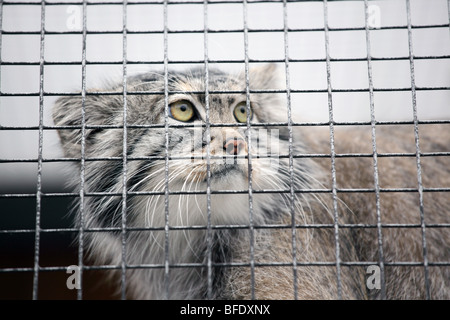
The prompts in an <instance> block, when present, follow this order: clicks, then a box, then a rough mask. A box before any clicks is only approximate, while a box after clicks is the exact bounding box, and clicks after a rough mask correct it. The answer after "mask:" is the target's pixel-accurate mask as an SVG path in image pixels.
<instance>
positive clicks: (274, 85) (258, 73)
mask: <svg viewBox="0 0 450 320" xmlns="http://www.w3.org/2000/svg"><path fill="white" fill-rule="evenodd" d="M249 82H250V88H251V89H255V90H265V89H266V90H270V89H272V90H275V89H283V88H284V87H285V82H286V80H285V77H284V72H283V68H281V67H280V66H279V65H278V64H276V63H266V64H263V65H259V66H255V67H250V70H249Z"/></svg>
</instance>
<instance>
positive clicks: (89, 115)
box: [53, 94, 123, 158]
mask: <svg viewBox="0 0 450 320" xmlns="http://www.w3.org/2000/svg"><path fill="white" fill-rule="evenodd" d="M121 101H123V99H122V97H121V95H117V96H116V95H111V96H109V95H106V96H104V95H87V96H86V98H85V101H84V120H85V125H87V126H96V125H98V126H102V125H108V124H113V123H114V119H115V115H117V113H118V111H119V113H120V108H121V107H122V103H121ZM82 113H83V103H82V98H81V94H80V95H79V96H66V97H61V98H59V99H58V100H57V101H56V103H55V105H54V106H53V122H54V124H55V125H56V126H57V127H61V128H59V129H58V134H59V137H60V140H61V144H62V147H63V150H64V153H65V155H66V156H67V157H71V158H79V157H80V154H81V141H82V139H81V125H82V118H83V114H82ZM71 127H73V128H71ZM101 131H102V128H86V129H85V137H84V138H85V145H86V147H87V148H88V147H89V145H90V143H92V141H93V138H94V136H95V135H96V134H98V133H99V132H101Z"/></svg>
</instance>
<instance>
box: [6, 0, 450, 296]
mask: <svg viewBox="0 0 450 320" xmlns="http://www.w3.org/2000/svg"><path fill="white" fill-rule="evenodd" d="M264 2H281V3H282V4H283V20H284V21H283V24H284V27H283V28H282V29H250V28H249V27H248V23H247V14H248V13H247V5H248V3H264ZM289 2H295V1H286V0H284V1H264V0H262V1H246V0H244V1H237V0H236V1H235V0H232V1H214V2H210V1H207V0H205V1H187V2H184V1H183V2H172V1H171V2H169V1H163V2H159V1H146V2H133V1H126V0H124V1H123V2H122V3H117V2H102V3H90V2H87V1H83V2H70V3H67V2H46V1H41V2H40V3H36V2H21V3H18V2H7V1H3V2H2V3H1V4H0V49H1V39H2V35H21V34H26V35H32V34H36V35H40V59H39V61H36V62H6V61H1V60H0V65H2V66H8V65H13V66H18V65H19V66H22V65H36V66H39V70H40V78H39V92H19V93H8V92H1V91H0V96H4V97H6V96H15V97H16V96H37V97H39V125H38V126H2V127H0V130H38V132H39V142H38V144H39V147H38V157H37V159H34V158H33V159H23V158H21V159H0V163H27V162H29V163H37V165H38V170H37V171H38V174H37V183H36V193H4V194H1V195H0V197H1V198H35V199H36V222H35V228H34V229H16V230H0V234H2V233H3V234H13V233H31V234H34V235H35V247H34V266H33V267H31V268H15V267H11V268H1V269H0V272H2V273H9V272H32V273H33V294H32V297H33V299H37V298H38V287H39V274H40V272H43V271H65V270H66V268H67V267H66V266H50V267H42V266H40V264H39V253H40V236H41V234H42V233H54V232H72V233H76V234H77V235H78V241H79V243H80V245H79V246H78V263H79V266H80V271H81V272H83V270H96V269H97V270H109V269H119V270H121V274H122V276H121V283H122V286H121V288H122V290H121V298H122V299H125V298H126V295H125V284H126V281H127V279H126V270H127V269H130V268H164V270H165V283H166V298H168V297H169V295H170V292H169V286H168V284H169V281H170V275H169V270H170V269H171V268H176V267H182V268H183V267H192V266H202V267H205V266H204V265H201V264H179V265H171V264H170V263H169V255H168V250H169V245H168V244H169V242H168V239H169V233H170V231H171V230H187V229H198V230H207V231H208V233H207V234H208V239H209V240H211V232H212V230H217V229H227V228H248V229H250V234H251V239H250V241H251V245H250V262H249V263H222V264H219V265H220V266H244V267H249V268H250V270H251V281H252V293H251V294H252V297H253V298H255V292H254V281H255V277H254V269H255V268H256V267H261V266H287V267H292V271H293V278H294V281H293V283H294V295H295V298H297V287H296V285H297V272H296V271H297V268H298V267H299V266H305V265H313V266H326V267H335V268H336V277H337V284H338V296H339V298H341V297H342V288H341V266H368V265H371V264H374V263H375V264H377V265H379V266H380V269H381V278H382V281H381V284H382V287H381V295H382V298H385V294H386V293H385V283H384V268H385V266H388V265H389V266H391V265H401V266H420V267H423V268H424V271H425V279H426V281H425V282H426V292H427V298H430V295H429V283H428V282H429V281H428V268H429V267H430V266H450V262H431V261H428V257H427V243H426V237H425V230H426V228H450V224H441V223H435V224H426V223H425V220H424V205H423V195H424V193H426V192H450V188H445V187H442V188H441V187H440V188H425V187H424V186H423V184H422V170H421V159H422V158H423V157H435V156H442V157H448V156H450V152H427V153H425V152H422V151H421V148H420V143H419V125H421V124H449V123H450V120H433V121H423V120H419V118H418V114H417V103H416V92H417V91H434V90H450V87H447V86H445V87H435V86H433V87H419V86H416V84H415V73H414V61H415V60H431V59H450V55H440V56H437V55H435V56H415V55H414V53H413V44H412V30H413V29H418V28H442V27H444V28H448V27H449V24H436V25H426V26H423V25H420V26H415V25H412V23H411V7H410V1H409V0H406V8H407V25H406V26H385V27H381V28H380V29H384V30H394V29H406V30H407V32H408V48H409V55H408V56H404V57H381V58H380V57H372V56H371V42H370V27H369V26H368V23H367V21H368V16H367V14H368V10H367V9H368V3H369V2H368V1H367V0H365V1H364V6H365V11H366V13H365V15H366V16H365V18H366V25H365V27H364V28H330V27H329V24H328V1H327V0H323V1H322V0H321V1H318V0H317V2H323V9H324V22H325V23H324V28H313V29H311V28H309V29H306V28H299V29H292V28H289V27H288V23H287V19H288V15H287V3H289ZM297 2H301V1H297ZM180 3H182V4H203V8H204V11H203V12H204V21H205V22H204V30H179V31H172V30H169V28H168V23H167V21H168V19H167V16H168V6H170V5H171V4H180ZM216 3H242V4H243V10H244V15H243V17H244V27H243V29H232V30H210V29H209V28H208V23H207V21H208V19H207V18H208V6H209V5H213V4H216ZM17 4H21V5H24V4H26V5H33V6H40V7H41V30H40V32H34V31H29V32H28V31H4V30H3V28H2V21H3V7H4V6H6V5H17ZM69 4H73V5H82V7H83V26H82V31H58V32H54V31H46V30H45V8H46V7H47V6H58V5H69ZM134 4H152V5H154V4H157V5H162V6H163V8H164V29H163V30H162V31H150V30H147V31H130V30H128V29H127V7H128V6H130V5H134ZM89 5H120V6H122V10H123V11H122V12H123V15H122V18H123V20H122V22H123V29H122V31H90V30H87V14H86V12H87V7H88V6H89ZM449 17H450V2H449ZM355 30H360V31H365V34H366V48H367V58H332V57H331V56H330V41H329V33H330V31H355ZM305 31H323V32H324V34H325V51H326V57H325V59H291V58H289V56H288V49H289V40H288V33H292V32H305ZM252 32H283V34H284V52H285V57H284V59H264V60H260V59H250V58H249V54H248V34H249V33H252ZM148 33H161V34H163V37H164V60H163V61H156V62H155V61H131V60H128V58H127V36H128V35H129V34H148ZM171 33H188V34H192V33H202V34H203V35H204V59H203V60H200V61H196V60H191V61H188V60H183V61H170V60H169V55H168V45H167V44H168V35H169V34H171ZM212 33H243V34H244V48H245V58H244V60H211V59H210V58H209V57H208V35H209V34H212ZM52 34H57V35H61V34H81V35H82V39H83V41H82V43H83V45H82V59H81V62H80V61H69V62H55V61H47V60H45V58H44V44H45V37H46V35H52ZM88 34H100V35H105V34H122V38H123V57H122V60H121V61H108V62H101V61H100V62H98V61H95V62H93V61H88V60H87V59H86V38H87V35H88ZM388 60H407V61H409V65H410V72H411V86H410V87H403V88H377V87H374V84H373V75H372V61H388ZM337 61H346V62H355V61H367V66H368V79H369V86H368V88H362V89H356V88H355V89H333V88H332V86H331V68H330V65H331V62H337ZM261 62H274V63H283V64H284V66H285V72H286V89H285V90H253V89H250V87H249V65H250V63H261ZM294 62H312V63H313V62H325V63H326V73H327V89H312V90H311V89H307V90H304V89H292V88H291V86H290V68H289V67H290V63H294ZM216 63H244V65H245V75H246V78H245V80H246V89H245V91H244V92H240V91H233V92H231V93H245V94H246V96H247V108H250V101H249V95H250V93H283V94H286V97H287V106H288V122H287V123H264V124H259V125H261V126H280V125H285V126H287V127H288V129H289V153H288V154H284V155H283V154H281V155H279V157H280V158H288V159H289V172H290V178H291V185H290V188H289V189H286V190H276V191H268V190H255V189H254V188H253V186H252V179H251V172H252V170H251V168H252V158H251V155H249V156H248V157H247V159H248V168H249V172H250V175H249V179H248V189H246V190H211V172H210V160H211V159H212V158H213V156H211V155H210V153H209V148H210V146H209V144H208V145H207V158H206V162H207V188H206V195H207V217H208V221H207V225H206V226H189V227H181V226H170V225H169V220H168V216H169V207H168V203H169V195H174V194H205V192H201V191H188V192H186V191H171V190H169V183H168V181H169V180H168V172H169V171H168V170H169V161H170V160H171V159H179V158H182V157H173V156H169V151H168V144H169V124H168V121H167V119H168V115H169V111H168V105H169V104H168V97H169V93H170V94H172V93H176V92H172V91H171V92H169V89H168V70H169V69H168V68H169V65H171V64H203V66H204V73H205V91H202V92H201V93H204V94H205V96H206V97H205V101H206V106H205V107H206V123H205V124H204V126H205V127H206V132H207V140H209V138H210V129H211V128H213V127H226V126H231V125H229V124H228V125H227V124H212V123H210V122H209V99H208V97H209V94H211V93H230V91H226V92H220V91H213V90H210V89H209V87H208V79H209V71H208V70H209V64H216ZM80 64H81V67H82V89H81V97H82V122H81V126H65V127H61V126H48V125H44V121H43V114H44V97H46V96H72V95H80V93H79V92H47V91H45V90H44V66H47V65H58V66H66V65H80ZM94 64H95V65H97V64H107V65H122V75H123V82H122V85H123V90H122V93H120V95H122V96H123V98H124V99H123V101H124V104H123V116H124V121H123V124H122V125H118V126H111V125H108V126H90V125H87V124H86V119H85V109H84V108H85V101H86V96H88V95H115V94H117V93H111V92H107V91H104V92H87V88H86V66H87V65H94ZM138 64H143V65H148V64H158V65H161V64H163V65H164V74H165V88H164V92H146V91H143V92H142V91H141V92H128V91H127V76H128V70H127V67H128V66H129V65H138ZM387 91H396V92H397V91H408V92H409V91H410V92H411V94H412V106H413V121H377V120H376V118H375V111H374V99H373V95H374V92H387ZM317 92H321V93H327V96H328V115H329V121H327V122H301V123H300V122H294V121H293V120H292V116H291V114H292V111H291V94H292V93H317ZM336 92H369V98H370V117H371V119H370V121H369V122H364V121H363V122H361V121H359V122H336V121H335V120H334V114H333V111H334V109H333V100H332V96H333V93H336ZM192 93H198V92H192ZM152 94H164V99H165V118H166V121H165V123H164V124H163V125H145V126H142V125H139V126H137V125H129V124H128V123H127V102H126V101H127V99H126V97H127V95H152ZM248 114H249V112H248ZM249 120H250V119H247V123H245V124H240V125H239V124H238V125H236V124H232V126H233V127H237V126H242V127H247V128H249V127H250V121H249ZM360 125H364V126H370V128H371V137H372V152H371V153H357V154H355V153H351V154H338V153H336V151H335V140H334V131H335V127H336V126H360ZM379 125H414V133H415V148H416V152H414V153H378V151H377V144H376V127H377V126H379ZM186 126H189V124H180V125H171V126H170V127H174V128H177V127H180V128H182V127H186ZM252 126H258V125H257V124H252ZM295 126H328V127H329V130H330V150H331V152H330V154H294V153H293V151H292V150H293V147H292V129H293V127H295ZM95 128H97V129H98V128H102V129H122V130H123V133H124V139H123V150H124V151H123V155H122V157H110V158H86V157H85V132H86V130H87V129H95ZM129 128H164V129H165V138H166V148H165V156H164V157H156V156H151V157H140V158H132V157H128V156H127V154H126V150H127V139H126V137H127V129H129ZM65 129H81V132H82V140H81V141H82V142H81V157H80V158H44V157H43V152H42V150H43V133H44V130H65ZM247 142H248V144H251V139H250V137H248V141H247ZM394 156H395V157H411V158H415V159H416V164H417V182H418V187H417V188H381V187H380V185H379V180H378V158H382V157H394ZM349 157H361V158H372V159H373V175H374V181H375V187H374V188H358V189H338V187H337V183H336V169H335V161H336V159H338V158H349ZM295 158H329V159H331V168H332V169H331V178H332V186H331V188H330V189H312V190H311V189H308V190H297V189H295V188H294V185H293V183H292V181H293V160H294V159H295ZM143 159H145V160H156V159H158V160H165V190H164V192H154V191H153V192H142V191H140V192H131V191H128V190H127V188H126V181H127V163H128V162H129V161H134V160H143ZM99 160H109V161H122V163H123V189H122V192H121V193H108V194H107V195H109V196H121V197H122V223H121V227H120V228H99V229H86V228H85V226H84V214H85V213H84V211H85V210H84V201H85V200H84V199H85V197H95V196H104V195H105V194H104V193H87V192H85V190H84V184H85V176H84V168H85V163H86V162H88V161H99ZM66 161H69V162H74V161H76V162H80V168H81V171H80V178H81V180H80V181H81V182H80V192H79V193H73V192H65V193H44V192H43V191H42V165H43V163H46V162H66ZM268 192H280V193H287V194H289V195H290V199H291V201H290V212H291V215H292V223H291V224H288V225H265V226H256V225H254V223H253V218H252V217H253V194H257V193H268ZM395 192H415V193H418V194H419V200H420V201H419V205H420V224H400V223H396V224H386V223H382V221H381V215H380V194H381V193H395ZM226 193H232V194H248V196H249V214H250V223H249V225H233V226H227V225H223V226H222V225H219V226H218V225H212V223H211V195H213V194H226ZM296 193H325V194H331V195H332V199H333V212H334V223H332V224H326V225H323V224H320V225H319V224H309V225H296V224H295V210H294V197H295V194H296ZM338 193H375V195H376V217H377V223H376V225H372V224H339V223H338V207H337V203H338V201H337V199H338ZM129 195H163V196H164V198H165V226H164V227H163V228H139V229H137V228H130V227H127V221H126V214H125V213H126V210H127V207H126V204H127V201H126V199H127V197H128V196H129ZM45 197H79V199H80V200H79V201H80V210H81V214H80V219H81V224H80V228H53V229H48V228H45V229H44V228H41V215H42V207H41V203H42V199H43V198H45ZM399 227H402V228H420V229H421V232H422V250H423V257H424V261H423V263H420V262H390V263H388V262H385V261H384V257H383V238H382V232H381V231H382V229H383V228H399ZM256 228H290V229H291V230H292V254H293V258H292V263H279V262H272V263H256V262H255V260H254V246H253V242H254V238H253V233H254V230H255V229H256ZM300 228H317V229H318V228H331V229H333V230H334V235H335V239H336V247H335V252H336V261H335V262H299V261H297V259H296V237H295V234H296V230H297V229H300ZM340 228H374V229H376V230H377V236H378V248H379V261H376V262H356V261H355V262H344V261H341V260H340V246H339V229H340ZM132 230H163V231H164V232H165V253H166V256H165V262H164V264H163V265H145V266H130V265H128V264H127V262H126V259H125V257H126V239H127V232H129V231H132ZM100 231H120V232H121V235H122V262H121V264H120V265H119V266H109V265H108V266H107V265H102V266H88V265H84V263H83V256H84V252H83V242H84V234H85V233H86V232H100ZM208 243H209V246H208V248H207V257H208V259H207V265H206V267H207V270H208V292H207V296H208V297H211V296H212V268H213V267H214V266H217V265H218V264H215V263H213V262H212V248H211V241H209V242H208ZM77 297H78V299H82V298H83V289H81V290H78V292H77Z"/></svg>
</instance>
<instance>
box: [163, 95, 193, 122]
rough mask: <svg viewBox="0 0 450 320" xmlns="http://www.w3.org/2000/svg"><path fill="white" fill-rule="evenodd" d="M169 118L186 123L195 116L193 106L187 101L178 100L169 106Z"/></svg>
mask: <svg viewBox="0 0 450 320" xmlns="http://www.w3.org/2000/svg"><path fill="white" fill-rule="evenodd" d="M169 111H170V116H171V117H172V118H174V119H175V120H178V121H183V122H187V121H190V120H192V118H193V117H194V115H195V111H194V106H193V105H192V103H190V102H189V101H187V100H180V101H176V102H174V103H171V104H170V105H169Z"/></svg>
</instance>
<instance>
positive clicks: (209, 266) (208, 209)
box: [202, 0, 213, 299]
mask: <svg viewBox="0 0 450 320" xmlns="http://www.w3.org/2000/svg"><path fill="white" fill-rule="evenodd" d="M203 19H204V21H203V25H204V32H203V50H204V52H203V54H204V66H205V81H204V82H205V83H204V85H205V88H204V89H205V124H206V128H205V135H206V219H207V222H206V223H207V230H206V231H207V236H206V238H207V246H206V260H207V261H206V267H207V292H206V297H207V298H208V299H212V297H213V292H212V291H213V274H212V264H213V262H212V229H211V225H212V224H211V121H210V104H209V99H210V98H209V57H208V1H207V0H205V1H204V3H203ZM202 139H203V137H202Z"/></svg>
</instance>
